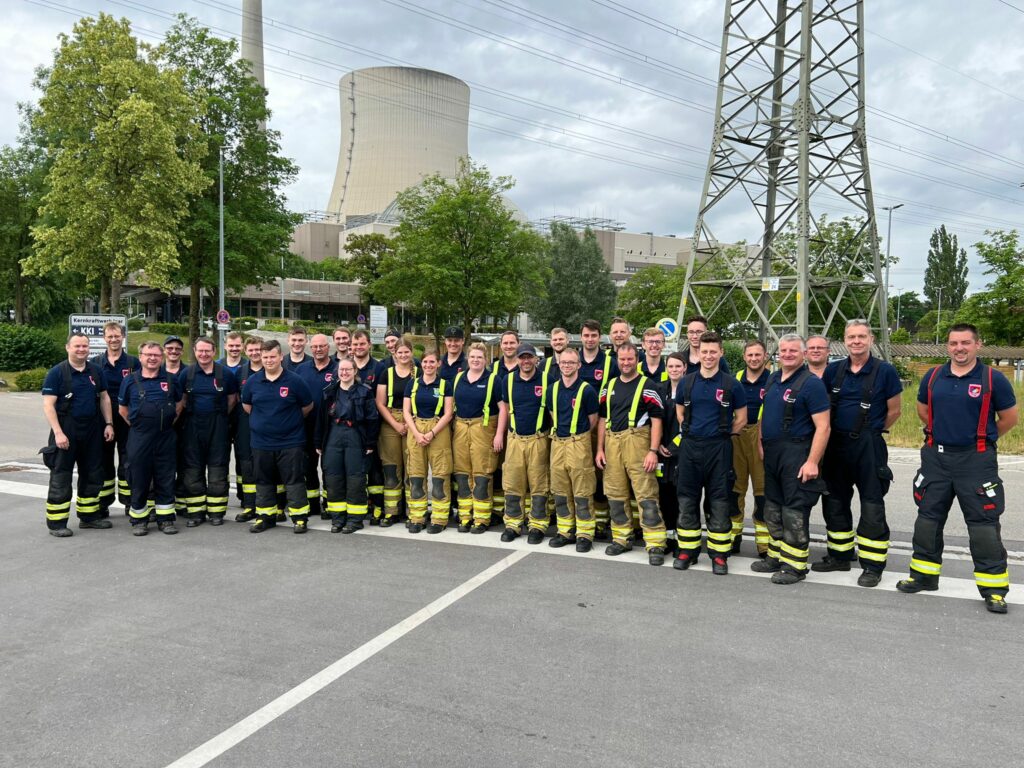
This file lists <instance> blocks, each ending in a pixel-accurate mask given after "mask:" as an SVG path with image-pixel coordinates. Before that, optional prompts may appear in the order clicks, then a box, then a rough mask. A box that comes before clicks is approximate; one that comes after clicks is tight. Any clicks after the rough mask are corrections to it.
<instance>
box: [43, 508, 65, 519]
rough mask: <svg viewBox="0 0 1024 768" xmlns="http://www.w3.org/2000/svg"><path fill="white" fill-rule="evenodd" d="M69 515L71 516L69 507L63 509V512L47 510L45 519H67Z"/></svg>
mask: <svg viewBox="0 0 1024 768" xmlns="http://www.w3.org/2000/svg"><path fill="white" fill-rule="evenodd" d="M69 517H71V511H70V510H69V509H65V510H64V511H63V512H50V511H47V513H46V519H47V520H55V521H56V520H67V519H68V518H69Z"/></svg>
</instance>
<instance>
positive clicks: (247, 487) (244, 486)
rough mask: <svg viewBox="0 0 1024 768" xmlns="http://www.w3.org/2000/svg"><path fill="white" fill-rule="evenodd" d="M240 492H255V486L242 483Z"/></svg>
mask: <svg viewBox="0 0 1024 768" xmlns="http://www.w3.org/2000/svg"><path fill="white" fill-rule="evenodd" d="M242 493H256V486H255V485H251V484H247V483H242Z"/></svg>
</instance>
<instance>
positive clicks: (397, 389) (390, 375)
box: [377, 364, 418, 410]
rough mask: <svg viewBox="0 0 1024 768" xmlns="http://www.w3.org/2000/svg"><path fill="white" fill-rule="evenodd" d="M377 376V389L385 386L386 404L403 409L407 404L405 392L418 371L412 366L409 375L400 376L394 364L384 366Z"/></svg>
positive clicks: (389, 406)
mask: <svg viewBox="0 0 1024 768" xmlns="http://www.w3.org/2000/svg"><path fill="white" fill-rule="evenodd" d="M381 368H382V370H381V371H380V376H378V377H377V389H378V390H379V389H380V388H381V387H384V405H385V406H387V407H388V408H397V409H398V410H402V408H403V406H404V404H405V392H406V390H407V389H409V387H410V386H411V384H412V382H413V379H414V378H415V377H416V374H417V373H418V371H417V370H416V368H412V371H411V373H410V374H409V375H408V376H399V375H398V368H396V367H395V366H394V365H389V366H384V365H383V364H381Z"/></svg>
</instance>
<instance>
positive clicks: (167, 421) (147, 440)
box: [117, 341, 183, 536]
mask: <svg viewBox="0 0 1024 768" xmlns="http://www.w3.org/2000/svg"><path fill="white" fill-rule="evenodd" d="M139 357H140V358H141V360H142V370H141V371H133V372H132V373H131V374H130V375H129V376H128V378H126V379H125V380H124V381H122V382H121V390H120V392H119V393H118V398H117V402H118V410H119V411H120V412H121V417H122V418H123V419H124V420H125V422H126V423H127V424H128V425H129V430H128V451H127V454H126V458H127V464H128V478H129V485H130V487H131V489H132V496H131V502H130V503H129V508H128V514H129V517H130V518H131V522H132V533H133V534H134V535H136V536H145V535H146V534H147V533H148V525H149V495H150V488H152V492H153V501H154V505H155V508H156V522H157V526H158V528H159V530H160V531H161V532H163V533H166V534H175V533H177V532H178V529H177V528H175V527H174V474H175V468H176V464H177V452H178V447H177V443H178V439H177V438H178V435H177V432H176V431H175V429H174V422H175V420H176V419H177V418H178V416H179V414H180V413H181V409H182V407H183V403H182V396H183V392H182V386H181V382H180V380H179V379H178V377H177V376H173V375H171V374H168V373H167V370H166V369H165V368H164V367H163V359H164V351H163V349H162V348H161V347H160V345H159V344H157V343H156V342H155V341H149V342H146V343H144V344H142V345H141V346H140V347H139Z"/></svg>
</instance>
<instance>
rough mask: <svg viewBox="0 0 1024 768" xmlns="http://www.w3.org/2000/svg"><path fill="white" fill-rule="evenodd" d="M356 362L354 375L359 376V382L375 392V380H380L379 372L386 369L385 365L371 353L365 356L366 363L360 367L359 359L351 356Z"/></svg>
mask: <svg viewBox="0 0 1024 768" xmlns="http://www.w3.org/2000/svg"><path fill="white" fill-rule="evenodd" d="M352 359H353V361H354V362H355V364H356V376H358V377H359V381H360V383H361V384H365V385H366V386H368V387H369V388H370V391H371V392H374V393H376V392H377V382H378V381H379V380H380V373H381V371H383V370H386V368H385V366H383V365H382V364H381V362H380V361H379V360H377V358H375V357H373V356H372V355H371V356H370V357H368V358H366V364H365V365H363V367H362V368H360V367H359V361H358V360H356V359H355V358H352Z"/></svg>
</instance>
